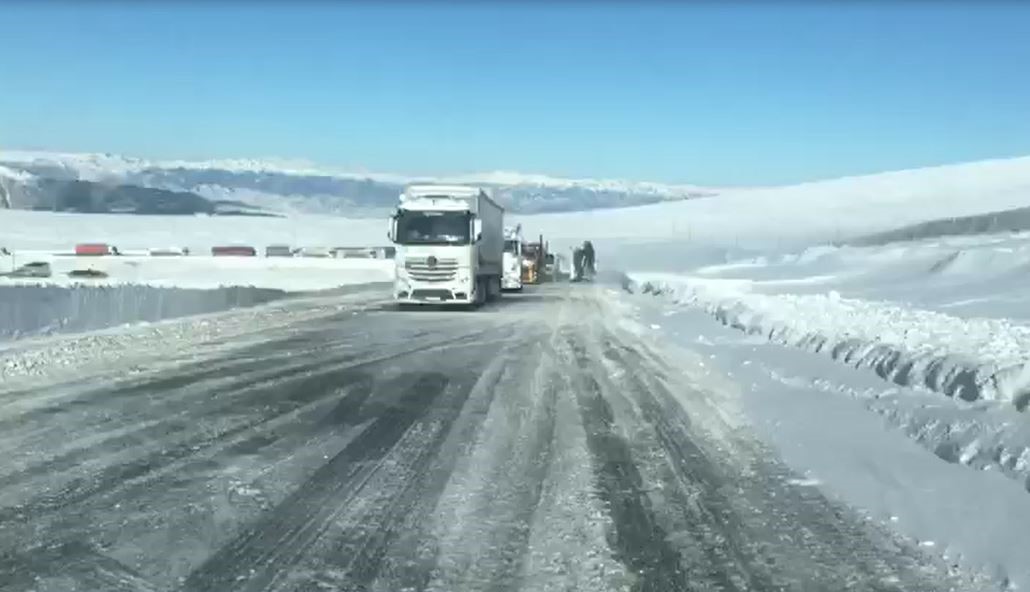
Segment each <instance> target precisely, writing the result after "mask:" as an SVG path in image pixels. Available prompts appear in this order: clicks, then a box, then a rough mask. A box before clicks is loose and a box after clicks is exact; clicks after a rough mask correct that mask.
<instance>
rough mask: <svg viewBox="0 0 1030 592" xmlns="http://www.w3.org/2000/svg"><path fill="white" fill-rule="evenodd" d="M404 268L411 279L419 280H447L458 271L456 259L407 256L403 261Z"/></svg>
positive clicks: (451, 278) (452, 277)
mask: <svg viewBox="0 0 1030 592" xmlns="http://www.w3.org/2000/svg"><path fill="white" fill-rule="evenodd" d="M404 269H405V270H407V272H408V275H409V276H410V277H411V279H413V280H416V281H419V282H448V281H451V280H453V279H454V277H455V276H456V275H457V273H458V260H457V259H437V258H435V257H420V258H417V259H416V258H413V257H409V258H408V259H405V261H404Z"/></svg>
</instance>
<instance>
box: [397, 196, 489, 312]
mask: <svg viewBox="0 0 1030 592" xmlns="http://www.w3.org/2000/svg"><path fill="white" fill-rule="evenodd" d="M390 240H392V241H393V242H394V243H395V244H396V245H397V252H396V256H395V257H394V261H395V264H396V271H397V275H396V280H395V282H394V298H395V300H396V301H397V302H400V303H406V304H475V305H479V304H482V303H484V302H486V301H487V300H491V299H493V298H496V297H498V296H500V294H501V278H502V275H503V271H502V262H503V251H504V208H502V207H501V206H499V205H498V204H497V202H495V201H494V200H493V199H492V198H491V197H490V194H489V193H488V192H487V190H485V189H482V188H480V187H470V186H465V185H428V184H427V185H410V186H408V187H407V188H405V190H404V192H403V193H402V194H401V196H400V203H399V204H398V206H397V211H396V212H395V213H394V215H393V218H392V219H391V220H390Z"/></svg>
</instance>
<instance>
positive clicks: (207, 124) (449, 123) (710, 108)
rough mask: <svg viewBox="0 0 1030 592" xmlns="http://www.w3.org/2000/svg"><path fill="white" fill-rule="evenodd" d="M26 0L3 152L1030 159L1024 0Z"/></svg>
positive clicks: (570, 165)
mask: <svg viewBox="0 0 1030 592" xmlns="http://www.w3.org/2000/svg"><path fill="white" fill-rule="evenodd" d="M139 4H141V5H142V6H139V7H134V6H133V5H132V4H130V3H128V2H107V3H101V2H90V1H83V2H80V3H78V4H76V3H72V2H49V1H41V2H35V3H33V2H28V1H25V2H21V3H14V4H10V3H9V4H5V6H4V10H3V27H2V29H3V32H2V34H0V146H4V147H8V148H35V149H54V150H67V151H98V152H115V153H124V154H129V155H135V156H142V157H148V158H215V157H218V158H221V157H263V156H278V157H286V158H306V159H311V160H314V161H316V162H321V163H325V164H328V165H333V166H340V167H350V168H362V169H367V170H372V171H384V172H401V173H410V174H434V173H436V174H442V173H459V172H473V171H485V170H497V169H503V170H518V171H524V172H538V173H548V174H553V175H561V176H577V177H578V176H588V177H614V178H630V179H647V180H655V181H667V182H689V183H700V184H707V185H756V184H779V183H789V182H796V181H803V180H811V179H819V178H828V177H835V176H841V175H849V174H861V173H868V172H877V171H883V170H890V169H899V168H910V167H918V166H926V165H934V164H945V163H951V162H960V161H967V160H977V159H983V158H995V157H1007V156H1017V155H1026V154H1030V75H1028V74H1027V72H1030V7H1023V6H1021V5H1020V4H1019V3H1017V2H1005V3H997V4H985V3H978V2H972V1H971V2H968V3H960V2H955V1H952V2H943V1H942V2H933V1H929V0H927V1H922V2H920V1H909V2H888V1H887V0H882V1H878V2H877V1H870V2H858V1H857V0H856V1H854V2H838V3H834V2H829V1H826V2H814V1H812V2H802V1H795V2H789V3H787V2H784V3H762V4H760V3H758V2H741V3H728V4H727V3H719V2H698V3H688V2H679V3H677V2H654V3H650V4H646V5H641V4H639V3H629V2H627V3H624V4H622V3H617V2H610V1H609V2H601V3H590V2H586V1H582V2H568V3H564V4H560V5H549V4H548V3H545V2H534V1H529V0H527V1H525V2H518V3H515V2H512V3H507V4H499V3H473V2H440V3H433V2H429V1H425V2H413V3H390V2H385V3H383V4H385V6H379V7H377V6H376V5H375V4H373V3H358V2H350V3H348V2H316V3H310V4H303V5H300V4H295V3H286V2H282V3H277V2H271V1H264V2H252V3H251V2H243V1H235V2H223V3H214V4H212V3H204V2H188V1H186V2H176V3H165V4H160V3H151V2H143V3H139Z"/></svg>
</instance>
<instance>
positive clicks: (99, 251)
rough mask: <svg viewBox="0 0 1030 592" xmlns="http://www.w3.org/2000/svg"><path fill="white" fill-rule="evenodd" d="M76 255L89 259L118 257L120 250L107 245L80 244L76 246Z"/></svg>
mask: <svg viewBox="0 0 1030 592" xmlns="http://www.w3.org/2000/svg"><path fill="white" fill-rule="evenodd" d="M75 254H76V255H79V256H87V257H100V256H104V255H117V254H118V248H117V247H115V246H113V245H109V244H106V243H79V244H77V245H75Z"/></svg>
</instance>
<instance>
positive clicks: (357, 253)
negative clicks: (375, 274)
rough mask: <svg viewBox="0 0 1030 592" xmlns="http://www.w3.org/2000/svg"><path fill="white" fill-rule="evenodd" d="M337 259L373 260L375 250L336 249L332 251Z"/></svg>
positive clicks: (360, 248)
mask: <svg viewBox="0 0 1030 592" xmlns="http://www.w3.org/2000/svg"><path fill="white" fill-rule="evenodd" d="M332 253H333V257H336V258H337V259H375V258H376V250H375V249H369V248H365V247H336V248H335V249H333V250H332Z"/></svg>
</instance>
